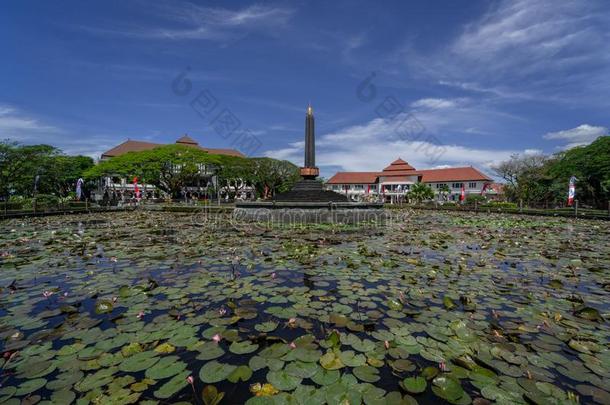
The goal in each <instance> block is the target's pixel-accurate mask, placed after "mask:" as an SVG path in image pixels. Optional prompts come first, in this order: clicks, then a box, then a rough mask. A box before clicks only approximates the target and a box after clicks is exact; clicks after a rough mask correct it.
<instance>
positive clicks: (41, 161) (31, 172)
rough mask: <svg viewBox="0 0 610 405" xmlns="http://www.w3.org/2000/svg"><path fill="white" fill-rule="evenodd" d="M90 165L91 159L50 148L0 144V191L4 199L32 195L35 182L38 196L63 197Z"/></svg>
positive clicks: (7, 142)
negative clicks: (10, 196) (12, 196)
mask: <svg viewBox="0 0 610 405" xmlns="http://www.w3.org/2000/svg"><path fill="white" fill-rule="evenodd" d="M92 165H93V159H91V158H90V157H87V156H68V155H65V154H63V153H62V151H61V150H59V149H57V148H55V147H53V146H49V145H19V144H18V143H16V142H10V141H4V142H0V192H1V194H2V196H4V197H5V198H6V197H8V196H9V195H21V196H32V195H33V194H34V183H35V182H36V191H37V192H38V193H44V194H53V195H57V196H66V195H68V194H69V193H70V191H71V190H73V188H74V186H75V185H76V181H77V180H78V178H79V177H80V176H81V175H82V173H83V171H84V170H86V169H88V168H89V167H91V166H92ZM37 176H38V181H36V177H37Z"/></svg>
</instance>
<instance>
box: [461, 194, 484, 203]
mask: <svg viewBox="0 0 610 405" xmlns="http://www.w3.org/2000/svg"><path fill="white" fill-rule="evenodd" d="M486 201H487V199H486V198H485V197H484V196H482V195H480V194H468V195H467V196H466V201H465V202H466V204H469V205H474V203H475V202H476V203H478V204H483V203H485V202H486Z"/></svg>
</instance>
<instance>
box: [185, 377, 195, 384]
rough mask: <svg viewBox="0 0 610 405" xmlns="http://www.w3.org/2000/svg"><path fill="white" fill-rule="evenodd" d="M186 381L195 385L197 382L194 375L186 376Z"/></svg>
mask: <svg viewBox="0 0 610 405" xmlns="http://www.w3.org/2000/svg"><path fill="white" fill-rule="evenodd" d="M186 382H187V383H189V384H191V385H193V384H194V383H195V379H194V378H193V376H192V375H189V376H188V377H186Z"/></svg>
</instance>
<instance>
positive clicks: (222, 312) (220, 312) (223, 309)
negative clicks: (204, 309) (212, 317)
mask: <svg viewBox="0 0 610 405" xmlns="http://www.w3.org/2000/svg"><path fill="white" fill-rule="evenodd" d="M218 313H219V314H220V316H225V314H226V313H227V310H226V308H225V307H220V309H219V310H218Z"/></svg>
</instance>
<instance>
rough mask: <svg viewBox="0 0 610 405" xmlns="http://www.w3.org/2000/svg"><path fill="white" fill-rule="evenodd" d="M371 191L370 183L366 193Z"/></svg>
mask: <svg viewBox="0 0 610 405" xmlns="http://www.w3.org/2000/svg"><path fill="white" fill-rule="evenodd" d="M370 192H371V185H370V184H368V185H367V186H366V193H367V194H368V193H370Z"/></svg>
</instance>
